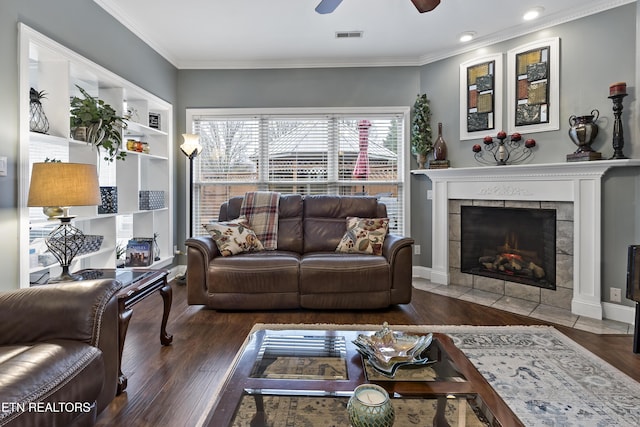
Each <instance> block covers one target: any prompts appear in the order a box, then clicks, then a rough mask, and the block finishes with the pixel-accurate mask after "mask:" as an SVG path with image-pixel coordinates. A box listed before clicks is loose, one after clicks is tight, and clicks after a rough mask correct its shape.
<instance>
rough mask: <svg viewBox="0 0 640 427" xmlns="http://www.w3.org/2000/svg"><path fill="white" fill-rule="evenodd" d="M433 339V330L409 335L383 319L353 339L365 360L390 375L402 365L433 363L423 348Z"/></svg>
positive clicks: (382, 372) (427, 346) (384, 373)
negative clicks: (370, 332) (378, 325)
mask: <svg viewBox="0 0 640 427" xmlns="http://www.w3.org/2000/svg"><path fill="white" fill-rule="evenodd" d="M432 341H433V334H431V333H429V334H426V335H411V334H407V333H405V332H400V331H393V330H391V329H390V328H389V325H388V324H387V323H386V322H385V323H384V324H383V326H382V329H381V330H380V331H377V332H375V333H374V334H373V335H364V334H359V335H358V338H356V339H355V340H354V341H353V343H354V344H355V345H356V347H357V350H358V352H359V353H360V354H361V355H362V356H363V357H364V358H366V359H367V361H368V362H369V364H370V365H371V366H372V367H373V368H374V369H376V370H377V371H378V372H380V373H381V374H382V375H385V376H387V377H393V376H394V375H395V373H396V370H397V369H398V368H400V367H402V366H420V365H426V364H428V363H433V362H434V361H433V360H431V361H430V360H429V358H428V356H426V355H424V352H425V350H426V349H427V348H429V346H430V345H431V342H432Z"/></svg>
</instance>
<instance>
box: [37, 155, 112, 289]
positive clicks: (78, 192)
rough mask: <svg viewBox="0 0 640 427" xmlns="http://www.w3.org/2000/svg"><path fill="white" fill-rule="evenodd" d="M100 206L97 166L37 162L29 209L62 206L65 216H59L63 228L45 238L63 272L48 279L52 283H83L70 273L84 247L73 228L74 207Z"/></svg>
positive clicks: (76, 230)
mask: <svg viewBox="0 0 640 427" xmlns="http://www.w3.org/2000/svg"><path fill="white" fill-rule="evenodd" d="M99 204H100V186H99V184H98V172H97V169H96V166H95V165H90V164H83V163H60V162H54V163H48V162H47V163H34V164H33V169H32V171H31V184H30V186H29V199H28V201H27V206H30V207H32V206H41V207H44V208H46V207H50V206H61V207H62V215H60V216H56V217H53V218H57V219H59V220H60V225H59V226H58V227H56V228H55V229H54V230H53V231H52V232H51V233H50V234H49V235H48V236H47V238H46V239H45V243H46V244H47V247H48V248H49V250H50V251H51V253H53V255H54V256H55V257H56V259H57V260H58V262H59V263H60V266H61V267H62V273H61V274H60V276H59V277H57V278H54V279H49V283H57V282H66V281H71V280H80V279H81V278H82V277H81V276H78V275H74V274H71V273H70V272H69V266H70V265H71V261H73V258H74V257H75V256H76V254H77V253H78V251H80V249H82V246H83V245H84V234H83V233H82V231H81V230H79V229H78V228H76V227H74V226H73V225H71V219H72V218H74V216H70V215H69V207H71V206H96V205H99Z"/></svg>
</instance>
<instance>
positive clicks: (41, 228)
mask: <svg viewBox="0 0 640 427" xmlns="http://www.w3.org/2000/svg"><path fill="white" fill-rule="evenodd" d="M19 33H20V46H19V49H20V51H19V73H20V165H19V173H20V184H19V210H20V245H19V247H20V287H28V286H30V285H31V283H32V282H36V281H38V279H39V278H40V277H46V275H47V273H49V274H51V275H57V274H58V273H59V266H58V265H57V263H55V262H53V263H47V262H46V261H44V263H45V264H46V265H42V263H43V260H42V258H44V257H41V261H40V263H37V262H36V259H37V255H32V256H30V249H34V248H35V247H37V246H38V245H39V243H41V242H42V239H43V238H44V237H45V236H46V235H47V234H48V233H49V232H50V231H51V230H52V229H53V228H54V227H56V226H57V225H58V224H59V223H58V221H49V220H48V219H47V217H46V216H45V215H44V213H43V212H42V209H41V208H29V207H27V198H28V193H29V180H30V177H31V165H32V164H33V163H36V162H42V161H44V160H45V159H46V158H47V157H48V158H55V159H57V160H61V161H64V162H66V161H68V162H77V163H90V164H96V165H97V168H98V171H99V178H100V186H105V187H114V186H115V187H117V194H118V198H117V202H118V209H117V212H115V213H108V214H99V213H98V208H97V207H96V206H87V207H77V208H72V209H71V214H72V215H75V216H76V218H75V219H74V220H73V222H74V225H75V226H76V227H78V228H80V229H81V230H82V231H83V232H84V234H85V235H100V236H104V238H103V242H102V245H101V247H100V249H99V250H97V251H94V252H90V253H87V254H83V255H80V256H77V257H76V258H75V259H74V262H73V264H72V266H71V271H72V272H73V271H77V270H79V269H85V268H115V267H116V263H117V260H116V247H117V246H118V245H125V246H126V243H127V241H128V240H129V239H130V238H132V237H147V238H152V237H153V236H154V233H155V234H157V242H158V247H159V249H160V260H159V261H155V262H154V264H152V265H151V267H150V268H159V267H165V266H168V265H170V264H171V263H172V262H173V218H172V216H173V214H172V212H173V209H172V206H173V194H172V191H171V183H172V181H173V178H172V177H173V139H174V138H173V130H172V123H173V120H172V117H173V111H172V109H173V107H172V105H171V104H169V103H167V102H166V101H164V100H162V99H160V98H158V97H156V96H155V95H153V94H151V93H149V92H147V91H145V90H143V89H141V88H140V87H138V86H136V85H134V84H132V83H130V82H128V81H126V80H124V79H123V78H121V77H119V76H118V75H115V74H114V73H112V72H110V71H108V70H107V69H105V68H103V67H101V66H100V65H97V64H95V63H93V62H91V61H89V60H88V59H86V58H84V57H82V56H81V55H79V54H77V53H75V52H73V51H71V50H69V49H68V48H66V47H64V46H62V45H60V44H59V43H57V42H55V41H53V40H51V39H49V38H47V37H45V36H44V35H42V34H40V33H38V32H37V31H35V30H33V29H31V28H29V27H28V26H26V25H24V24H19ZM77 86H80V87H82V88H83V89H85V90H86V91H87V92H88V93H89V94H91V95H92V96H94V97H96V98H99V99H102V100H104V101H105V102H106V103H108V104H110V105H111V106H112V107H113V108H114V109H115V110H116V111H117V113H118V114H119V115H121V116H124V115H125V113H126V112H127V111H130V112H132V114H131V118H130V120H128V122H127V125H128V126H127V128H126V129H125V130H124V131H123V141H124V142H125V144H126V141H127V139H129V138H131V139H136V140H140V141H144V142H147V143H148V146H149V153H148V154H146V153H142V152H135V151H127V156H126V160H124V161H122V160H114V161H113V162H108V161H104V160H102V159H101V158H102V157H104V156H103V155H98V153H97V152H96V150H95V149H94V148H93V147H92V146H90V145H89V144H87V143H86V142H82V141H76V140H74V139H73V138H71V129H70V121H69V118H70V113H69V110H70V99H71V97H73V96H79V97H81V94H80V91H79V90H78V88H77ZM30 88H34V89H36V90H37V91H44V92H45V93H46V99H44V100H43V101H42V105H43V108H44V112H45V114H46V116H47V118H48V121H49V124H50V128H49V131H48V134H41V133H36V132H30V130H29V90H30ZM150 113H151V114H153V115H154V116H155V117H159V126H157V127H156V125H155V123H151V124H152V125H153V127H152V126H150V122H149V114H150ZM123 149H126V147H123ZM140 191H162V192H164V207H160V208H156V209H147V210H143V209H140V205H139V192H140ZM36 264H37V265H36Z"/></svg>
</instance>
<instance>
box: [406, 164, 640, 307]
mask: <svg viewBox="0 0 640 427" xmlns="http://www.w3.org/2000/svg"><path fill="white" fill-rule="evenodd" d="M630 166H640V159H625V160H601V161H592V162H574V163H569V162H568V163H552V164H535V165H531V164H527V165H509V166H489V167H472V168H449V169H418V170H412V171H411V173H412V174H416V175H417V174H423V175H427V176H428V177H429V179H430V180H431V181H432V183H433V187H432V191H433V203H432V252H431V253H432V257H433V259H432V267H431V281H432V282H434V283H439V284H445V285H448V284H449V203H448V201H449V199H473V200H521V201H565V202H573V214H574V230H573V232H574V240H573V249H574V258H573V259H574V261H573V263H574V264H573V272H574V273H573V282H574V288H573V299H572V302H571V311H572V312H573V313H574V314H577V315H581V316H588V317H592V318H596V319H602V312H603V309H602V302H601V271H600V270H601V269H600V265H601V259H600V257H601V235H602V221H601V206H602V189H601V182H602V176H603V175H604V174H605V172H606V171H607V170H609V169H611V168H614V167H630Z"/></svg>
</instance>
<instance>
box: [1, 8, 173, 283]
mask: <svg viewBox="0 0 640 427" xmlns="http://www.w3.org/2000/svg"><path fill="white" fill-rule="evenodd" d="M18 22H23V23H25V24H27V25H29V26H30V27H32V28H33V29H35V30H37V31H39V32H41V33H43V34H44V35H46V36H48V37H50V38H52V39H53V40H55V41H57V42H59V43H61V44H62V45H65V46H67V47H68V48H70V49H72V50H75V51H76V52H78V53H79V54H81V55H83V56H85V57H86V58H88V59H90V60H92V61H94V62H96V63H98V64H100V65H102V66H103V67H105V68H107V69H109V70H111V71H113V72H114V73H116V74H119V75H120V76H122V77H124V78H125V79H127V80H129V81H131V82H133V83H135V84H137V85H138V86H140V87H142V88H144V89H146V90H148V91H149V92H152V93H154V94H155V95H157V96H158V97H160V98H163V99H165V100H166V101H168V102H170V103H172V104H174V105H175V104H176V86H177V83H176V82H177V74H178V71H177V69H176V68H175V67H173V65H171V64H170V63H169V62H167V61H166V60H165V59H164V58H162V57H161V56H160V55H158V54H157V53H156V52H155V51H154V50H152V49H151V48H149V47H148V46H147V45H146V44H144V43H143V42H142V41H141V40H140V39H139V38H138V37H136V36H135V35H134V34H133V33H131V32H130V31H128V30H127V29H126V28H124V27H123V26H122V25H121V24H120V23H119V22H118V21H116V20H115V19H114V18H112V17H111V16H110V15H109V14H108V13H106V12H105V11H104V10H103V9H102V8H100V7H99V6H97V5H96V4H95V3H94V2H93V1H88V0H56V1H49V0H2V2H0V57H2V58H3V60H2V61H0V76H1V78H0V93H1V94H2V97H0V156H6V157H7V158H8V164H9V171H8V176H6V177H0V236H2V245H0V271H2V274H3V280H2V281H0V290H8V289H15V288H16V287H17V286H18V210H17V204H18V200H17V199H18V196H17V188H18V183H17V180H18V177H19V173H18V153H19V149H18V144H19V140H18V102H19V96H28V94H20V93H18V65H17V64H18ZM174 123H175V117H174Z"/></svg>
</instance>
